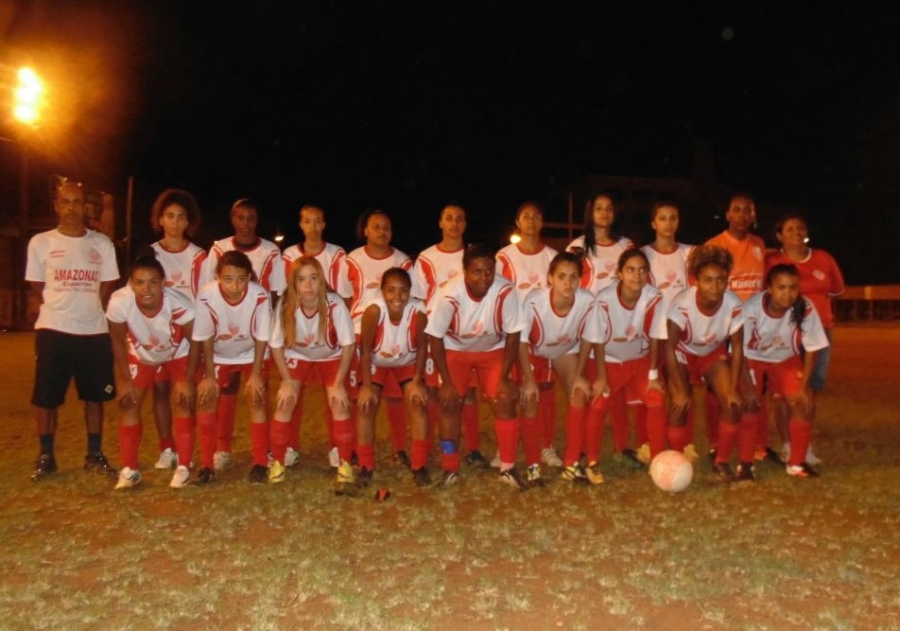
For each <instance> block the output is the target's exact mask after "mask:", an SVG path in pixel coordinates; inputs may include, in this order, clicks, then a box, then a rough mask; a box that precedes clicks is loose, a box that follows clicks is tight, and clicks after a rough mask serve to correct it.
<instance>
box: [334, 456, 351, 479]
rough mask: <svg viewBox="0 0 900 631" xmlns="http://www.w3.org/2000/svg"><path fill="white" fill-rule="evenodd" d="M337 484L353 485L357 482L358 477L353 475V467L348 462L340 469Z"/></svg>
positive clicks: (343, 463) (344, 462) (342, 464)
mask: <svg viewBox="0 0 900 631" xmlns="http://www.w3.org/2000/svg"><path fill="white" fill-rule="evenodd" d="M335 482H337V483H338V484H353V483H354V482H356V475H354V473H353V467H352V466H351V465H350V463H349V462H347V461H346V460H345V461H343V462H342V463H341V466H339V467H338V470H337V477H336V478H335Z"/></svg>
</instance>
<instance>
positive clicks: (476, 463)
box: [466, 449, 490, 469]
mask: <svg viewBox="0 0 900 631" xmlns="http://www.w3.org/2000/svg"><path fill="white" fill-rule="evenodd" d="M466 463H467V464H468V465H469V466H471V467H475V468H477V469H487V468H489V467H490V464H488V461H487V458H485V457H484V454H482V453H481V452H480V451H478V450H477V449H473V450H472V451H470V452H469V453H468V454H466Z"/></svg>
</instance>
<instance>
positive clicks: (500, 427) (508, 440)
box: [494, 418, 519, 469]
mask: <svg viewBox="0 0 900 631" xmlns="http://www.w3.org/2000/svg"><path fill="white" fill-rule="evenodd" d="M494 432H496V434H497V447H498V448H499V450H500V468H501V469H502V468H503V467H504V466H506V467H507V468H509V465H514V464H515V463H516V451H517V450H518V447H519V419H517V418H510V419H500V418H495V419H494Z"/></svg>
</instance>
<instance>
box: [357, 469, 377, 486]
mask: <svg viewBox="0 0 900 631" xmlns="http://www.w3.org/2000/svg"><path fill="white" fill-rule="evenodd" d="M372 475H373V472H372V471H370V470H369V469H367V468H366V467H363V468H362V469H360V470H359V473H357V474H356V485H357V486H359V487H362V488H366V487H367V486H369V482H371V481H372Z"/></svg>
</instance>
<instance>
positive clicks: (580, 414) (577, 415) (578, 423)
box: [563, 405, 588, 466]
mask: <svg viewBox="0 0 900 631" xmlns="http://www.w3.org/2000/svg"><path fill="white" fill-rule="evenodd" d="M587 412H588V409H587V408H586V407H583V408H577V407H575V406H574V405H570V406H569V409H568V410H566V455H565V460H564V462H563V464H564V465H566V466H569V465H574V464H577V463H578V458H579V457H580V456H581V450H582V449H584V430H585V423H586V422H587Z"/></svg>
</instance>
